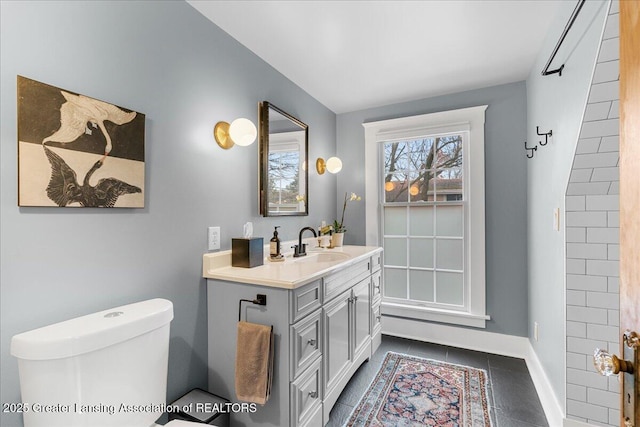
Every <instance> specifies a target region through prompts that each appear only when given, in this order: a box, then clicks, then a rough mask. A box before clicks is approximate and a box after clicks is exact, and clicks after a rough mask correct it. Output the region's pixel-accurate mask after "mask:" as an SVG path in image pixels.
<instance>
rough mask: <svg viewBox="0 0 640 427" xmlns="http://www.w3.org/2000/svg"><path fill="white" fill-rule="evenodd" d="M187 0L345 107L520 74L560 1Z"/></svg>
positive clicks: (333, 105)
mask: <svg viewBox="0 0 640 427" xmlns="http://www.w3.org/2000/svg"><path fill="white" fill-rule="evenodd" d="M187 1H188V3H190V4H191V5H192V6H193V7H195V8H196V9H197V10H198V11H200V12H201V13H202V14H203V15H204V16H206V17H207V18H209V19H210V20H211V21H213V22H214V23H215V24H216V25H218V26H219V27H221V28H222V29H223V30H224V31H226V32H227V33H229V34H230V35H231V36H232V37H234V38H235V39H236V40H238V41H239V42H240V43H242V44H243V45H244V46H246V47H247V48H249V49H250V50H251V51H253V52H254V53H255V54H256V55H258V56H259V57H261V58H262V59H263V60H264V61H266V62H267V63H269V64H270V65H271V66H273V67H274V68H275V69H276V70H278V71H279V72H280V73H282V74H283V75H285V76H286V77H287V78H289V79H290V80H291V81H293V82H294V83H296V84H297V85H298V86H300V87H301V88H302V89H304V90H305V91H306V92H308V93H309V94H310V95H311V96H313V97H314V98H316V99H317V100H319V101H320V102H321V103H323V104H324V105H325V106H327V107H328V108H329V109H331V110H332V111H334V112H335V113H345V112H349V111H355V110H360V109H365V108H370V107H376V106H382V105H389V104H394V103H398V102H404V101H410V100H414V99H422V98H427V97H432V96H436V95H442V94H447V93H455V92H461V91H464V90H470V89H476V88H482V87H488V86H492V85H497V84H503V83H510V82H515V81H521V80H524V79H526V77H527V75H528V74H529V71H530V69H531V67H532V65H533V63H534V61H535V59H536V57H537V55H538V52H539V50H540V48H541V46H542V43H543V41H544V39H545V37H546V33H547V29H548V28H549V25H550V24H551V22H552V21H553V19H554V17H555V14H556V13H557V11H558V5H559V4H560V2H561V1H563V0H560V1H552V0H546V1H540V0H457V1H451V0H425V1H364V0H360V1H295V0H289V1H264V0H263V1H202V0H187ZM564 1H566V0H564ZM550 53H551V52H549V54H550Z"/></svg>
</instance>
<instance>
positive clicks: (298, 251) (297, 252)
mask: <svg viewBox="0 0 640 427" xmlns="http://www.w3.org/2000/svg"><path fill="white" fill-rule="evenodd" d="M305 230H309V231H311V232H312V233H313V237H318V235H317V234H316V230H314V229H313V228H311V227H304V228H303V229H302V230H300V234H299V235H298V244H297V245H293V246H292V248H293V256H294V257H295V258H297V257H301V256H305V255H307V244H306V243H302V234H303V233H304V232H305Z"/></svg>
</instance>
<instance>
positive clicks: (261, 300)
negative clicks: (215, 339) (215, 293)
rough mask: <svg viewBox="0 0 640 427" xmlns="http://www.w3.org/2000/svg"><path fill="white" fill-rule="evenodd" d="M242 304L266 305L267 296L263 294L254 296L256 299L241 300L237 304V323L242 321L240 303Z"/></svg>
mask: <svg viewBox="0 0 640 427" xmlns="http://www.w3.org/2000/svg"><path fill="white" fill-rule="evenodd" d="M243 302H250V303H252V304H256V305H267V296H266V295H264V294H258V295H256V299H241V300H240V301H239V302H238V322H240V321H241V320H242V303H243Z"/></svg>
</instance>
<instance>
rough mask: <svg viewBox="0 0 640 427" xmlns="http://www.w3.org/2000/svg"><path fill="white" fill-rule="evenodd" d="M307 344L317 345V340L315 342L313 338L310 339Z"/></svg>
mask: <svg viewBox="0 0 640 427" xmlns="http://www.w3.org/2000/svg"><path fill="white" fill-rule="evenodd" d="M307 344H309V345H316V340H314V339H313V338H310V339H309V341H307Z"/></svg>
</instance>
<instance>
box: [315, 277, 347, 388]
mask: <svg viewBox="0 0 640 427" xmlns="http://www.w3.org/2000/svg"><path fill="white" fill-rule="evenodd" d="M322 312H323V331H324V332H323V334H324V339H325V342H324V349H323V350H324V353H323V356H324V357H323V358H324V363H325V365H324V378H325V381H324V384H325V390H330V389H331V388H332V387H333V386H334V384H335V382H336V381H337V380H339V379H340V378H341V377H342V376H343V374H344V372H346V371H347V370H348V368H349V363H350V360H351V351H350V348H349V343H350V342H351V328H350V322H349V317H350V314H351V290H348V291H346V292H343V293H342V294H341V295H340V296H338V297H337V298H336V299H334V300H333V301H331V302H330V303H329V304H327V305H326V306H325V307H324V309H323V310H322Z"/></svg>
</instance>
